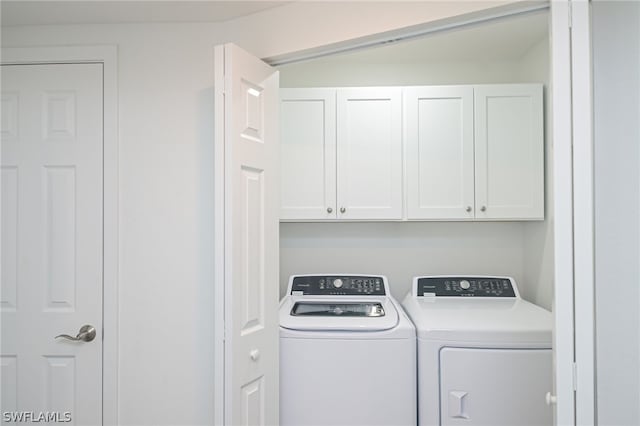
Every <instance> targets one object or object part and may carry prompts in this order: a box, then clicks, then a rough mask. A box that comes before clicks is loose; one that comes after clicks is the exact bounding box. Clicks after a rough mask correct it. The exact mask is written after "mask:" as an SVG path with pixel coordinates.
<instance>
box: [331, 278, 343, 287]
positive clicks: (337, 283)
mask: <svg viewBox="0 0 640 426" xmlns="http://www.w3.org/2000/svg"><path fill="white" fill-rule="evenodd" d="M333 286H334V287H335V288H340V287H342V280H341V279H340V278H336V279H335V280H333Z"/></svg>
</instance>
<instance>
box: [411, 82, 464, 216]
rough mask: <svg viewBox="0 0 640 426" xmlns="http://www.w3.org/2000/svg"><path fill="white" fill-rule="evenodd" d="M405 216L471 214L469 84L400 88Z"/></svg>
mask: <svg viewBox="0 0 640 426" xmlns="http://www.w3.org/2000/svg"><path fill="white" fill-rule="evenodd" d="M403 96H404V113H405V117H406V121H405V126H406V127H405V129H406V130H405V132H406V133H405V136H406V149H407V157H406V168H407V169H406V170H407V174H406V175H407V217H408V218H409V219H473V217H474V212H473V206H474V188H473V180H474V173H473V171H474V166H473V87H471V86H432V87H415V88H407V89H405V90H404V92H403Z"/></svg>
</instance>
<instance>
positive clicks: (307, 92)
mask: <svg viewBox="0 0 640 426" xmlns="http://www.w3.org/2000/svg"><path fill="white" fill-rule="evenodd" d="M280 117H281V126H280V129H281V130H280V150H281V151H280V152H281V159H280V167H281V179H280V181H281V183H280V187H281V194H280V197H281V208H280V218H281V219H302V220H305V219H306V220H309V219H335V218H336V211H337V209H336V91H335V90H334V89H281V90H280Z"/></svg>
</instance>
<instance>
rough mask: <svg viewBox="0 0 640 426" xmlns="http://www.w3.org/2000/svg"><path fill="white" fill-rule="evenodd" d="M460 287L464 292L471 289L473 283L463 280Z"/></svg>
mask: <svg viewBox="0 0 640 426" xmlns="http://www.w3.org/2000/svg"><path fill="white" fill-rule="evenodd" d="M460 287H461V288H462V289H463V290H468V289H469V287H471V283H470V282H469V281H467V280H462V281H460Z"/></svg>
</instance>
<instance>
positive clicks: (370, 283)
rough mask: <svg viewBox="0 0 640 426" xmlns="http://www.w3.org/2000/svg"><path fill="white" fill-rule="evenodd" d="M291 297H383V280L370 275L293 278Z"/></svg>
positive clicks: (384, 293)
mask: <svg viewBox="0 0 640 426" xmlns="http://www.w3.org/2000/svg"><path fill="white" fill-rule="evenodd" d="M291 294H292V295H304V296H307V295H316V296H336V295H341V296H385V295H386V292H385V285H384V278H383V277H381V276H371V275H363V276H356V275H347V276H339V275H300V276H295V277H293V283H291Z"/></svg>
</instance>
